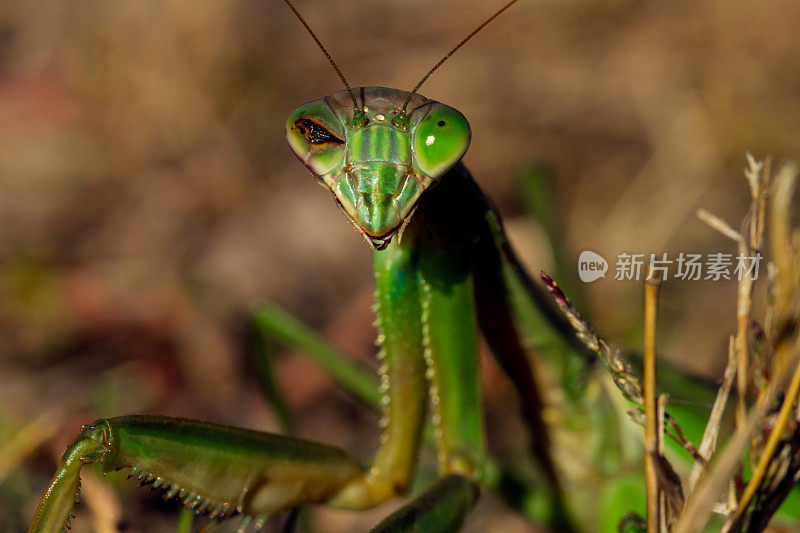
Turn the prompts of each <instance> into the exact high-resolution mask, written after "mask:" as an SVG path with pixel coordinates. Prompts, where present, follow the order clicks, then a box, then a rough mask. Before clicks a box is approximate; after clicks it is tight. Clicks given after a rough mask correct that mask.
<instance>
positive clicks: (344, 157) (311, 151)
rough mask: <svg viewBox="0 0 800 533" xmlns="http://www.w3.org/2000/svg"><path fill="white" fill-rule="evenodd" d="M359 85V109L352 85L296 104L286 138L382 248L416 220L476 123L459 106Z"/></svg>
mask: <svg viewBox="0 0 800 533" xmlns="http://www.w3.org/2000/svg"><path fill="white" fill-rule="evenodd" d="M356 91H357V92H358V93H359V94H360V104H361V105H359V106H358V107H357V108H356V107H354V106H353V103H352V101H351V96H350V93H349V92H348V91H341V92H339V93H336V94H334V95H332V96H327V97H325V98H320V99H319V100H313V101H311V102H308V103H305V104H303V105H302V106H300V107H299V108H297V109H296V110H295V111H294V112H293V113H292V114H291V115H289V118H288V120H287V121H286V138H287V140H288V141H289V145H290V146H291V148H292V150H293V151H294V153H295V154H296V155H297V157H298V158H299V159H300V160H301V161H302V162H303V164H305V165H306V167H308V169H309V170H311V172H312V173H313V174H314V175H315V176H316V177H317V179H318V180H319V182H320V183H321V184H322V185H323V186H325V187H326V188H327V189H329V190H330V191H331V192H333V194H334V196H335V198H336V200H337V201H338V203H339V205H340V206H341V207H342V210H343V211H344V212H345V213H346V214H347V215H348V216H349V217H350V220H351V221H352V222H353V224H354V225H355V226H356V228H358V230H359V231H360V232H361V234H362V235H363V236H364V238H365V240H366V241H367V242H368V243H369V244H371V245H372V246H373V247H374V248H375V249H377V250H381V249H383V248H385V247H386V246H387V245H388V244H389V242H390V240H391V238H392V236H393V235H394V234H395V233H396V232H397V231H398V230H399V229H402V227H403V225H404V223H406V222H408V220H410V217H411V215H412V214H413V212H414V207H415V205H416V204H417V200H418V199H419V197H420V195H422V193H423V192H424V191H425V190H426V189H427V188H428V187H429V186H431V185H432V184H433V183H435V182H436V180H438V179H439V178H440V177H441V176H442V175H443V174H444V173H445V172H447V170H449V169H450V168H451V167H452V166H453V165H455V164H456V163H457V162H458V161H459V160H460V159H461V157H462V156H463V155H464V153H465V152H466V151H467V147H468V146H469V141H470V127H469V123H468V122H467V119H466V118H464V115H462V114H461V113H459V112H458V111H457V110H455V109H454V108H452V107H450V106H447V105H444V104H441V103H439V102H436V101H435V100H429V99H427V98H425V97H423V96H421V95H419V94H413V95H412V94H410V93H408V92H406V91H400V90H396V89H388V88H385V87H362V88H361V89H356ZM406 100H408V101H407V104H405V105H406V107H405V109H404V107H403V106H404V102H406Z"/></svg>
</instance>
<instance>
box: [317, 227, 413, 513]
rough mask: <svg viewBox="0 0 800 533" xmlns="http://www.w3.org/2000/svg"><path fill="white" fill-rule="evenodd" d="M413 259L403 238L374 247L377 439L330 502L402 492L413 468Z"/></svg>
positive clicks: (359, 502)
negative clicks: (365, 465) (365, 463)
mask: <svg viewBox="0 0 800 533" xmlns="http://www.w3.org/2000/svg"><path fill="white" fill-rule="evenodd" d="M415 261H416V250H415V249H414V247H413V245H412V244H411V243H410V242H408V241H404V242H403V243H397V242H393V243H392V244H390V245H389V247H388V248H386V249H385V250H383V251H380V252H375V253H374V262H375V313H376V324H375V325H376V326H377V329H378V341H377V344H378V345H379V347H380V349H379V352H378V357H379V358H380V360H381V367H380V371H379V373H380V380H381V384H380V388H381V408H382V419H381V436H380V445H379V447H378V450H377V452H376V453H375V457H374V459H373V461H372V465H371V467H370V469H369V472H368V473H367V474H366V475H365V476H364V477H363V478H361V479H358V480H356V481H354V482H352V483H351V484H350V485H349V486H348V487H346V488H345V489H344V490H343V491H342V492H341V493H340V494H339V495H337V497H336V498H334V499H333V500H332V501H331V504H332V505H334V506H338V507H346V508H363V507H370V506H373V505H376V504H378V503H381V502H383V501H385V500H387V499H388V498H391V497H392V496H396V495H398V494H402V493H404V492H405V491H406V489H407V487H408V483H409V480H410V478H411V475H412V474H413V471H414V465H415V463H416V457H417V451H418V449H419V442H420V437H421V432H422V427H423V422H424V417H425V410H426V401H427V391H426V381H425V360H424V357H423V350H422V323H421V321H420V316H421V307H420V300H419V287H418V283H417V271H416V265H415Z"/></svg>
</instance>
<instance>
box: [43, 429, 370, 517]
mask: <svg viewBox="0 0 800 533" xmlns="http://www.w3.org/2000/svg"><path fill="white" fill-rule="evenodd" d="M94 462H99V463H100V464H101V465H102V468H103V471H104V472H110V471H114V470H119V469H121V468H130V469H131V473H132V474H133V475H136V476H137V477H138V478H139V479H140V480H141V481H143V482H145V483H152V484H153V485H154V486H155V487H158V488H161V489H162V490H164V491H166V496H167V497H169V498H172V497H176V496H177V497H178V498H180V499H181V500H183V502H184V504H185V505H186V506H187V507H189V508H191V509H193V510H196V511H197V512H198V513H203V514H208V515H209V516H211V517H217V518H223V517H226V516H230V515H234V514H241V515H244V516H245V517H247V518H249V519H253V520H255V521H256V523H263V521H264V520H265V519H266V518H267V517H269V516H270V515H271V514H273V513H275V512H276V511H280V510H282V509H287V508H290V507H294V506H297V505H300V504H304V503H308V502H324V501H327V500H328V499H329V498H330V497H331V496H332V495H333V494H335V493H336V492H337V491H338V490H339V489H341V487H342V486H344V485H345V484H346V483H347V482H348V481H350V480H352V479H354V478H355V477H357V476H358V475H360V474H361V467H360V466H359V465H358V463H356V461H354V460H353V459H351V458H350V456H348V455H347V454H346V453H345V452H343V451H341V450H339V449H337V448H334V447H332V446H326V445H324V444H317V443H312V442H308V441H304V440H300V439H295V438H293V437H287V436H283V435H274V434H269V433H260V432H256V431H249V430H245V429H238V428H232V427H227V426H220V425H217V424H209V423H205V422H198V421H194V420H184V419H179V418H164V417H151V416H125V417H120V418H110V419H106V420H99V421H97V422H95V423H94V424H92V425H91V426H86V427H84V429H83V430H82V431H81V433H80V435H79V436H78V438H77V439H75V441H74V442H73V443H72V444H71V445H70V447H69V448H68V449H67V452H66V453H65V454H64V456H63V457H62V459H61V464H60V465H59V468H58V471H57V472H56V475H55V476H54V477H53V479H52V481H51V483H50V485H49V487H48V489H47V491H46V492H45V495H44V497H43V498H42V500H41V502H40V503H39V506H38V508H37V510H36V514H35V515H34V520H33V523H32V524H31V528H30V531H32V532H33V531H36V532H40V531H41V532H50V531H60V530H61V528H62V526H63V525H64V524H68V523H69V517H70V513H71V512H72V506H73V504H74V501H73V500H74V499H75V498H76V496H77V491H78V487H79V480H78V476H79V473H80V469H81V467H82V466H83V465H84V464H88V463H94Z"/></svg>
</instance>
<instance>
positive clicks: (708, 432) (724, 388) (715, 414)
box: [689, 337, 736, 498]
mask: <svg viewBox="0 0 800 533" xmlns="http://www.w3.org/2000/svg"><path fill="white" fill-rule="evenodd" d="M735 376H736V357H735V350H734V339H733V337H731V340H730V345H729V350H728V366H727V367H726V368H725V374H724V376H723V378H722V385H720V387H719V389H718V390H717V397H716V399H715V400H714V406H713V407H712V408H711V414H710V415H709V416H708V423H707V424H706V429H705V431H704V432H703V440H702V441H701V442H700V450H699V451H700V455H701V456H702V457H703V458H704V459H705V460H706V461H708V460H709V459H710V458H711V455H712V454H713V453H714V450H715V449H716V447H717V437H718V436H719V427H720V424H721V423H722V414H723V413H724V412H725V406H726V405H727V403H728V397H729V396H730V392H731V388H732V387H733V378H734V377H735ZM704 470H705V465H704V464H703V463H701V462H696V463H695V464H694V467H693V468H692V473H691V474H690V475H689V497H690V498H691V496H692V494H693V493H694V489H695V487H696V486H697V481H698V480H699V479H700V474H702V473H703V471H704Z"/></svg>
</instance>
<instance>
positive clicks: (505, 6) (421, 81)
mask: <svg viewBox="0 0 800 533" xmlns="http://www.w3.org/2000/svg"><path fill="white" fill-rule="evenodd" d="M287 1H288V0H287ZM517 1H518V0H511V1H510V2H509V3H507V4H506V5H504V6H503V7H501V8H500V9H498V10H497V11H495V13H494V15H492V16H491V17H489V18H488V19H486V20H484V21H483V23H481V25H480V26H478V27H477V28H475V29H474V30H472V32H471V33H470V34H469V35H467V36H466V37H464V39H462V40H461V42H460V43H458V44H457V45H455V46H454V47H453V48H452V50H450V51H449V52H447V53H446V54H445V55H444V57H443V58H442V59H440V60H439V62H438V63H436V64H435V65H434V66H433V68H432V69H430V70H429V71H428V73H427V74H425V75H424V76H422V79H421V80H419V83H417V85H416V87H414V89H413V90H412V91H411V92H410V93H409V94H408V96H407V97H406V101H405V103H403V111H402V112H403V114H405V112H406V107H407V106H408V102H410V101H411V98H413V97H414V95H415V94H417V91H418V90H419V88H420V87H422V84H423V83H425V81H426V80H427V79H428V78H430V77H431V74H433V73H434V72H435V71H436V69H437V68H439V67H441V66H442V63H444V62H445V61H447V60H448V59H450V56H451V55H453V54H455V53H456V51H457V50H458V49H459V48H461V47H462V46H464V45H465V44H467V41H469V40H470V39H472V38H473V37H474V36H475V34H476V33H478V32H479V31H481V30H482V29H483V28H485V27H486V26H487V25H488V24H489V23H490V22H491V21H493V20H494V19H496V18H497V17H498V16H500V13H502V12H503V11H505V10H506V9H508V8H509V7H511V6H512V5H514V4H516V3H517ZM298 16H299V15H298ZM301 20H302V19H301ZM309 31H311V30H309ZM312 35H313V34H312ZM317 42H318V43H319V41H317ZM320 46H322V45H320ZM322 50H323V51H325V49H324V48H323V49H322ZM326 55H327V54H326ZM336 70H337V72H338V70H339V69H336ZM340 75H341V74H340Z"/></svg>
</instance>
